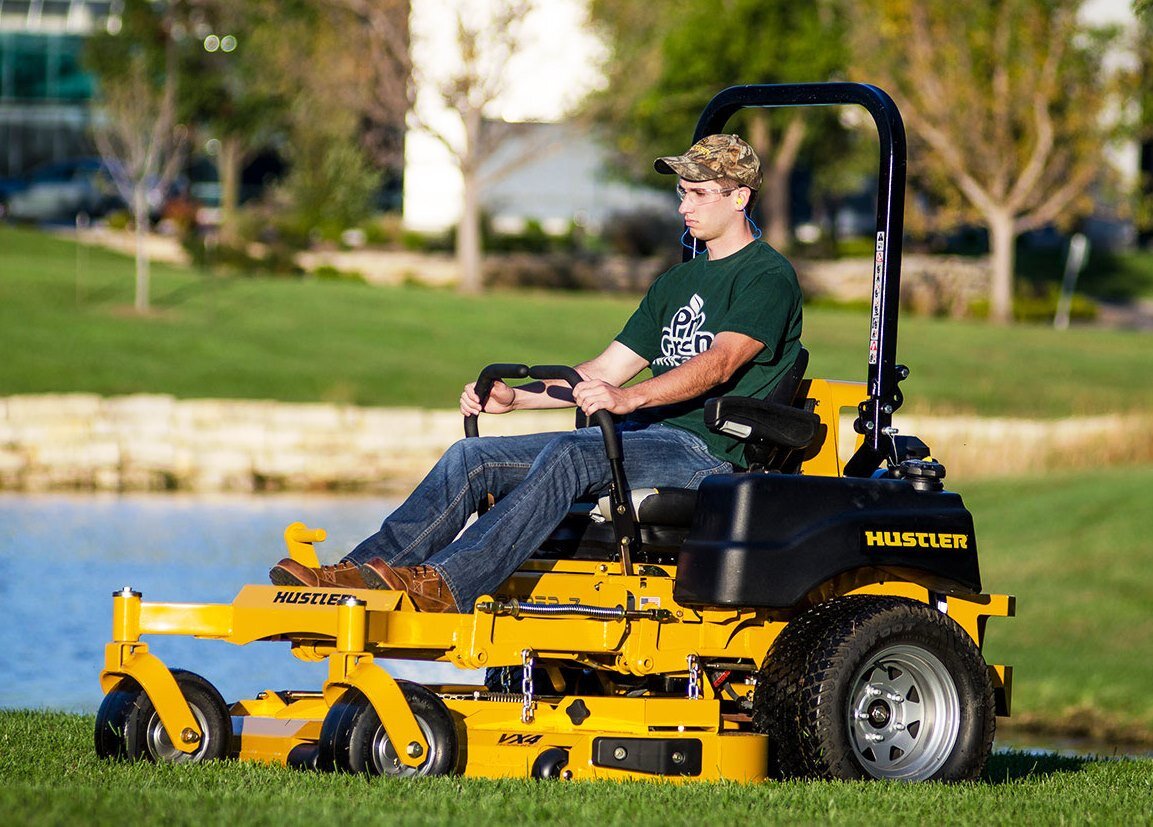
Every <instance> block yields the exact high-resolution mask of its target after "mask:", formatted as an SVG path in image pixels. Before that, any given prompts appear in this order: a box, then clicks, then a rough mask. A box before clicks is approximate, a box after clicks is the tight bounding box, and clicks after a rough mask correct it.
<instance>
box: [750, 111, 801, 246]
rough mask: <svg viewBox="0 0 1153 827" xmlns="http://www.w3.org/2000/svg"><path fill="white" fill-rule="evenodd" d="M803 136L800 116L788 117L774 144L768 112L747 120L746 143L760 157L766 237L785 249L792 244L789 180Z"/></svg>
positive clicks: (761, 194)
mask: <svg viewBox="0 0 1153 827" xmlns="http://www.w3.org/2000/svg"><path fill="white" fill-rule="evenodd" d="M804 136H805V123H804V120H803V119H802V118H801V116H799V115H794V116H793V117H791V118H790V119H789V122H788V124H787V126H786V127H785V130H784V132H783V134H782V135H781V139H780V141H778V142H776V143H775V144H774V141H773V138H772V133H771V132H770V128H769V121H768V116H767V115H764V114H761V115H759V116H754V117H752V118H750V120H749V144H750V145H751V146H752V147H753V149H755V150H756V151H757V154H758V155H759V156H760V158H761V171H762V174H763V175H764V182H763V183H762V184H761V193H760V197H761V218H762V220H763V221H764V222H765V240H766V241H768V242H769V244H771V245H772V246H773V247H775V248H777V249H778V250H788V249H789V247H791V246H792V243H793V224H792V205H793V202H792V193H791V192H790V190H789V181H790V179H791V178H792V175H793V168H794V167H795V166H796V164H797V155H798V153H799V152H800V148H801V143H802V141H803V139H804Z"/></svg>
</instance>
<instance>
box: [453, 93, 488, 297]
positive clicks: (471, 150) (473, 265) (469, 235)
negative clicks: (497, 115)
mask: <svg viewBox="0 0 1153 827" xmlns="http://www.w3.org/2000/svg"><path fill="white" fill-rule="evenodd" d="M463 118H464V129H465V141H466V142H467V143H466V146H465V150H464V152H463V153H462V154H461V156H460V177H461V184H462V190H463V192H462V196H463V197H462V202H461V211H460V224H459V226H458V227H457V231H456V261H457V265H458V266H459V267H460V291H461V292H462V293H473V294H475V293H479V292H481V290H482V289H483V288H484V281H483V273H482V272H481V265H482V255H483V251H482V249H481V238H480V182H479V181H478V180H477V175H478V170H477V162H476V160H475V159H477V158H479V157H481V151H480V140H481V137H480V131H481V111H480V109H470V110H469V111H466V112H465V113H463Z"/></svg>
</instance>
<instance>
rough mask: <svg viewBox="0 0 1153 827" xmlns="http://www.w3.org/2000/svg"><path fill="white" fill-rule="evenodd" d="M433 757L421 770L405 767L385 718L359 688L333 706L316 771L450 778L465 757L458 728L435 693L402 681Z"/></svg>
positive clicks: (427, 757)
mask: <svg viewBox="0 0 1153 827" xmlns="http://www.w3.org/2000/svg"><path fill="white" fill-rule="evenodd" d="M397 685H399V686H400V689H401V692H403V693H404V698H405V700H406V701H408V706H409V708H410V709H411V710H412V714H413V716H414V717H415V718H416V723H417V725H418V726H419V727H420V731H421V733H422V734H423V735H424V738H425V740H426V741H428V753H427V754H426V755H425V756H424V762H423V763H421V765H420V766H418V767H409V766H407V765H405V764H403V763H401V761H400V759H399V758H398V757H397V754H396V748H395V747H394V746H393V744H392V742H391V741H390V740H389V737H388V733H386V732H385V731H384V727H383V726H382V725H381V723H380V717H379V716H378V715H377V714H376V710H375V709H374V708H373V706H372V704H371V703H370V702H369V700H368V698H367V697H366V696H365V695H364V693H363V692H361V691H360V690H359V689H349V690H348V691H346V692H345V693H344V694H343V695H341V697H340V700H339V701H337V702H336V703H335V704H333V706H332V708H331V709H330V710H329V711H328V714H327V715H326V716H325V718H324V723H323V724H322V725H321V728H320V743H319V747H320V751H319V753H318V755H317V763H316V765H317V768H318V769H321V770H326V771H329V772H331V771H339V772H349V773H360V774H366V775H389V776H422V775H449V774H450V773H453V772H455V771H456V766H457V759H458V757H459V754H460V749H459V739H458V737H457V731H456V724H455V723H454V722H453V719H452V715H451V713H450V712H449V711H448V707H446V706H445V705H444V701H442V700H441V699H440V698H439V697H438V696H437V695H436V693H434V692H432V691H431V690H429V689H426V688H425V687H423V686H421V685H420V684H418V683H411V682H409V681H397Z"/></svg>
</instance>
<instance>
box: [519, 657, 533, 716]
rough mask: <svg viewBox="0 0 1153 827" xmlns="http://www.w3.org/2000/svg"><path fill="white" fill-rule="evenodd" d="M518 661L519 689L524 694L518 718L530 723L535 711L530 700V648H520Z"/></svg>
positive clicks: (531, 662)
mask: <svg viewBox="0 0 1153 827" xmlns="http://www.w3.org/2000/svg"><path fill="white" fill-rule="evenodd" d="M520 661H521V679H520V689H521V692H522V693H523V694H524V708H523V709H521V712H520V719H521V721H522V722H523V723H526V724H531V723H532V722H533V719H534V718H535V717H536V713H535V712H534V711H533V700H532V696H533V685H532V667H533V656H532V650H531V649H521V650H520Z"/></svg>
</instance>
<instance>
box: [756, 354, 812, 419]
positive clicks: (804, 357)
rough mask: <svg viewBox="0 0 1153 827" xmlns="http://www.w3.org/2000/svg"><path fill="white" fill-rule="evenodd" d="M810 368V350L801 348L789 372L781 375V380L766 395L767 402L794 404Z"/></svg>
mask: <svg viewBox="0 0 1153 827" xmlns="http://www.w3.org/2000/svg"><path fill="white" fill-rule="evenodd" d="M808 368H809V351H807V350H805V349H804V348H803V347H802V348H801V351H800V353H798V354H797V359H796V361H795V362H793V366H792V367H791V368H789V370H788V373H786V374H785V375H784V376H783V377H781V381H779V382H777V386H776V387H775V388H773V389H772V391H770V392H769V395H768V396H766V397H765V401H766V402H776V403H777V404H778V405H792V404H793V400H794V399H796V398H797V391H798V390H800V387H801V382H803V381H804V379H805V371H806V370H808Z"/></svg>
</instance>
